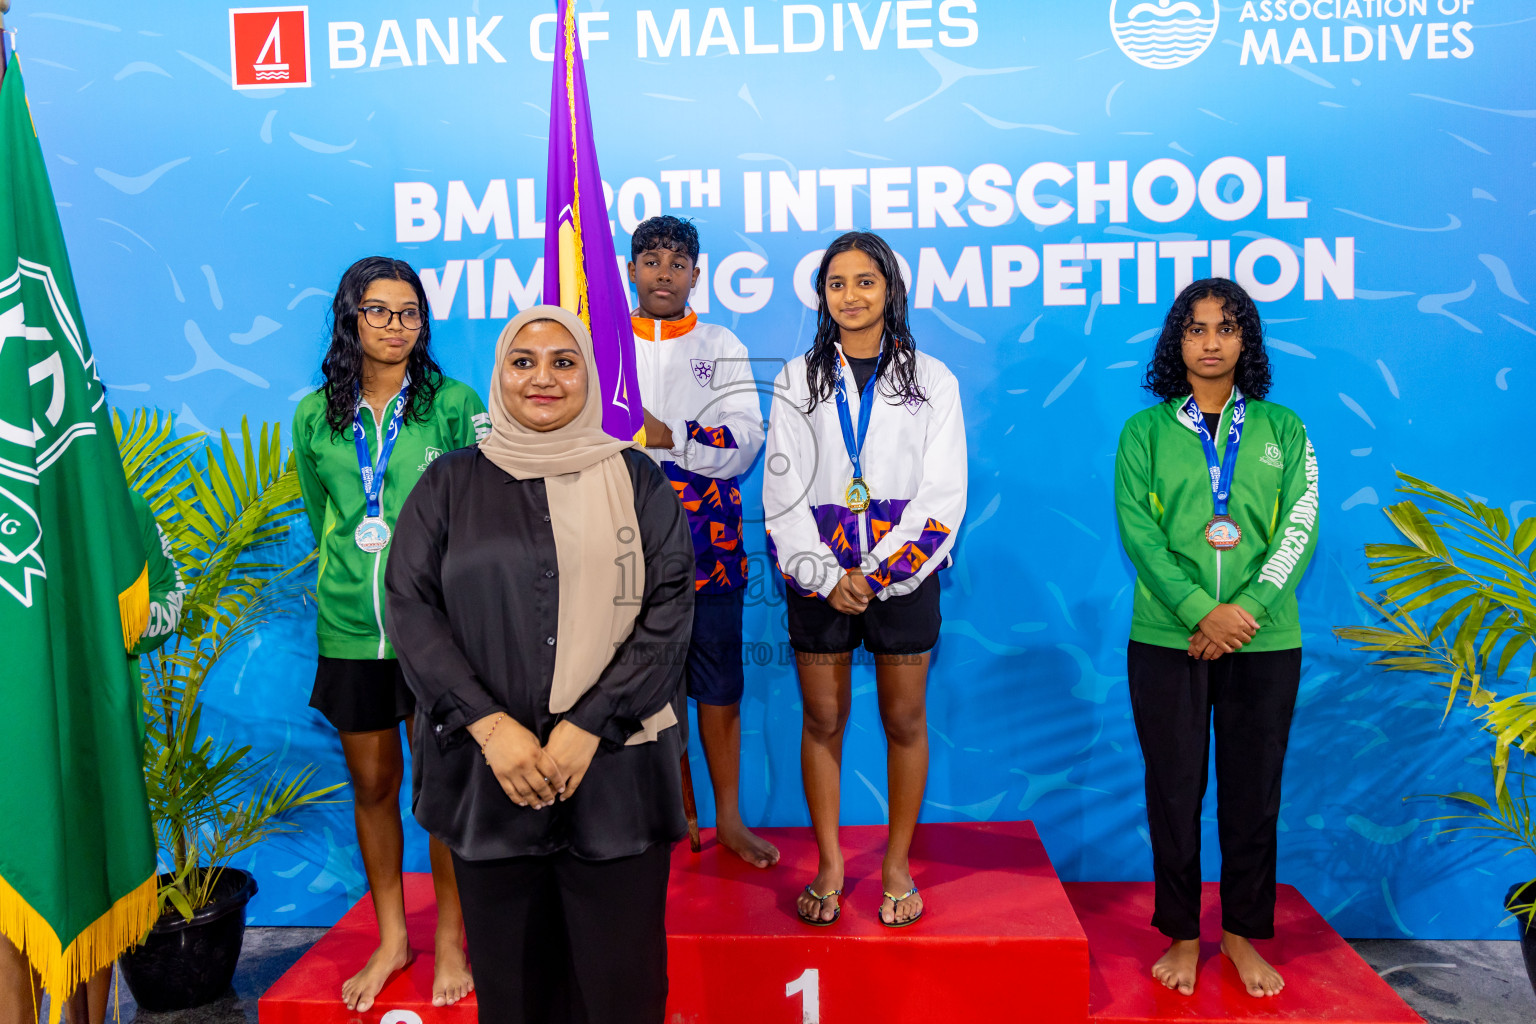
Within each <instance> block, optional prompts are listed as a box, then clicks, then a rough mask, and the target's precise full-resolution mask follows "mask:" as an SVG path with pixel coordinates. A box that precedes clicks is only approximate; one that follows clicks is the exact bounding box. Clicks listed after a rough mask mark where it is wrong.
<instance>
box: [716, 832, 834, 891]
mask: <svg viewBox="0 0 1536 1024" xmlns="http://www.w3.org/2000/svg"><path fill="white" fill-rule="evenodd" d="M715 838H716V839H718V840H720V845H721V846H723V847H725V848H726V849H727V850H730V851H731V852H732V853H734V854H735V855H736V856H738V857H740V858H741V859H742V860H744V861H746V862H747V863H748V864H751V865H752V866H753V867H755V868H771V867H773V866H774V865H775V864H777V863H778V862H779V848H778V847H777V846H774V845H773V844H772V843H770V842H769V841H768V840H766V839H763V838H761V837H759V836H757V835H756V834H754V833H753V832H752V831H751V830H750V829H748V828H747V827H746V826H745V825H743V824H741V823H740V822H737V823H735V824H733V825H720V826H718V827H717V828H716V829H715ZM816 891H817V892H826V890H825V889H817V890H816Z"/></svg>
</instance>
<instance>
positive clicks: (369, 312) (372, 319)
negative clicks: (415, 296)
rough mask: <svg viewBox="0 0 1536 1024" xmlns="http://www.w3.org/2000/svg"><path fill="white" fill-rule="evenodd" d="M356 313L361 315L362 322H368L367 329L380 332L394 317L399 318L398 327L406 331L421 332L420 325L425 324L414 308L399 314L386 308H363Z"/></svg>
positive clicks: (401, 311) (403, 310) (419, 313)
mask: <svg viewBox="0 0 1536 1024" xmlns="http://www.w3.org/2000/svg"><path fill="white" fill-rule="evenodd" d="M358 312H359V313H360V314H362V317H363V319H364V320H366V321H368V326H369V327H373V328H376V329H378V330H381V331H382V330H384V329H385V328H387V327H388V326H389V325H390V324H391V323H392V322H394V319H395V317H399V318H400V326H401V327H403V328H404V329H405V330H407V331H419V330H421V325H422V323H424V322H425V321H424V319H423V317H422V315H421V310H419V309H417V308H416V307H414V306H412V307H411V308H410V309H402V310H400V311H399V312H396V311H394V310H392V309H390V308H389V307H388V306H363V307H361V308H359V309H358Z"/></svg>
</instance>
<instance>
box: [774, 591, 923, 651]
mask: <svg viewBox="0 0 1536 1024" xmlns="http://www.w3.org/2000/svg"><path fill="white" fill-rule="evenodd" d="M785 602H786V604H787V606H788V607H787V609H786V610H787V611H788V613H789V645H790V646H791V647H793V648H794V649H795V650H797V651H799V652H800V653H802V654H842V653H844V652H845V651H851V650H853V649H854V648H855V647H858V646H859V645H860V644H863V645H864V649H865V650H867V651H869V653H870V654H922V653H923V652H924V651H929V650H932V649H933V645H934V644H936V643H938V642H939V625H940V623H941V622H942V621H943V617H942V616H941V615H940V614H939V581H938V579H937V578H935V577H934V576H929V577H928V578H927V579H925V580H923V582H922V583H920V584H918V587H917V589H916V590H914V591H912V592H911V593H910V594H902V595H900V596H899V597H888V598H886V599H885V600H883V601H882V600H880V599H879V598H878V597H877V598H875V599H874V600H873V601H871V602H869V607H868V608H866V609H865V610H864V612H863V613H862V614H859V615H844V614H843V613H842V612H840V611H838V610H837V609H835V608H833V607H832V606H831V605H830V604H828V603H827V602H826V601H825V600H823V599H822V598H819V597H802V596H800V595H799V594H797V593H795V592H794V591H788V592H787V593H786V594H785Z"/></svg>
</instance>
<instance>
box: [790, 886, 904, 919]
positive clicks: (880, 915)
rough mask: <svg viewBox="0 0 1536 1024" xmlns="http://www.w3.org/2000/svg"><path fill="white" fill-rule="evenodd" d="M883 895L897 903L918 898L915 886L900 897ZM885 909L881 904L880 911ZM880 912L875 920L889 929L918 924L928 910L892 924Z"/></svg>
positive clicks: (878, 911)
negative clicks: (914, 897)
mask: <svg viewBox="0 0 1536 1024" xmlns="http://www.w3.org/2000/svg"><path fill="white" fill-rule="evenodd" d="M812 895H815V894H814V893H812ZM882 895H884V896H885V898H886V899H888V900H892V901H894V902H895V903H900V902H901V901H902V900H905V899H911V898H912V897H913V896H916V895H917V886H915V885H914V886H913V887H912V888H910V889H908V890H907V891H906V892H904V893H902V894H901V895H900V896H897V895H896V894H895V893H893V892H888V893H883V894H882ZM884 909H885V904H884V903H881V905H880V910H884ZM895 909H896V908H895V907H894V906H893V907H892V908H891V910H892V911H893V912H894V911H895ZM880 910H877V911H875V918H876V920H878V921H879V922H880V923H881V924H883V925H885V926H886V927H887V928H905V927H906V926H907V925H909V924H916V923H917V922H918V921H920V920H922V917H923V914H924V913H925V912H926V908H924V909H923V910H919V911H918V912H917V913H916V915H914V916H912V917H910V918H908V919H907V920H905V921H896V922H890V921H887V920H886V919H885V915H884V914H882V913H880Z"/></svg>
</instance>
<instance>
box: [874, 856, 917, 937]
mask: <svg viewBox="0 0 1536 1024" xmlns="http://www.w3.org/2000/svg"><path fill="white" fill-rule="evenodd" d="M880 884H881V885H882V886H884V887H885V891H886V892H888V893H891V894H892V895H891V896H886V897H884V898H883V899H882V900H881V901H880V920H881V921H883V922H885V923H886V924H904V923H906V922H908V921H911V920H913V919H914V918H916V917H917V915H918V914H921V913H922V912H923V897H922V895H921V894H919V893H913V894H912V895H911V896H908V897H907V898H906V899H904V900H902V901H901V902H899V903H898V902H897V901H896V900H895V898H894V897H896V896H900V895H901V894H902V893H904V892H906V891H907V890H909V889H911V888H913V887H914V886H915V885H916V883H915V882H914V881H913V879H912V872H911V870H910V869H909V867H908V866H907V865H905V864H902V865H899V866H898V865H890V864H887V865H885V867H884V868H883V869H882V870H881V872H880Z"/></svg>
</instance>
